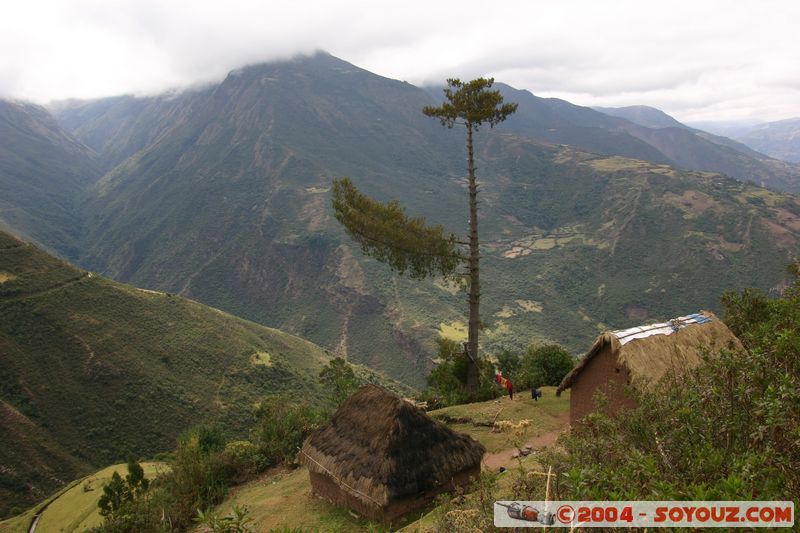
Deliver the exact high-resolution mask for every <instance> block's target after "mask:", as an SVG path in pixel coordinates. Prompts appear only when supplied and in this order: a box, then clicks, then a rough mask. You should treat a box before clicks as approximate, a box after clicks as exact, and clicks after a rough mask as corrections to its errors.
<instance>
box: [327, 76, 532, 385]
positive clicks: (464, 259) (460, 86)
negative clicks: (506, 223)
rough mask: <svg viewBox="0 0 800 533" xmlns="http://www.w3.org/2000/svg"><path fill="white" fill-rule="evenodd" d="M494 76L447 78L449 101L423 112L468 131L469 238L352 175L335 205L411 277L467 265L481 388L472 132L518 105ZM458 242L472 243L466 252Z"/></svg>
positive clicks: (380, 255)
mask: <svg viewBox="0 0 800 533" xmlns="http://www.w3.org/2000/svg"><path fill="white" fill-rule="evenodd" d="M493 83H494V79H493V78H489V79H485V78H478V79H475V80H472V81H469V82H462V81H461V80H459V79H448V80H447V87H446V88H445V89H444V95H445V99H446V101H445V102H444V103H443V104H442V105H441V106H439V107H433V106H427V107H425V108H424V109H423V110H422V112H423V113H425V114H426V115H428V116H429V117H434V118H437V119H439V120H440V121H441V123H442V125H443V126H447V127H448V128H453V127H454V126H456V125H459V126H464V127H465V128H466V131H467V173H468V179H469V240H468V241H467V242H464V243H462V242H460V241H458V240H457V239H456V237H455V235H453V234H449V235H447V234H445V232H444V228H443V227H442V226H441V225H428V224H427V223H426V221H425V219H424V218H421V217H418V218H409V217H408V216H407V215H406V214H405V210H404V209H403V208H402V207H400V205H399V204H398V203H397V202H389V203H387V204H384V203H381V202H377V201H375V200H372V199H371V198H369V197H367V196H365V195H364V194H362V193H361V192H359V191H358V189H357V188H356V187H355V185H353V183H352V182H351V181H350V180H349V179H348V178H343V179H341V180H335V181H334V184H333V209H334V213H335V216H336V219H337V220H338V221H339V222H341V223H342V225H343V226H344V228H345V230H346V231H347V233H348V234H349V235H350V236H351V237H352V238H353V239H354V240H355V241H356V242H358V243H359V244H360V245H361V249H362V250H363V251H364V253H366V254H367V255H370V256H372V257H374V258H376V259H378V260H379V261H382V262H384V263H387V264H388V265H389V266H390V267H391V268H392V269H393V270H395V271H397V272H399V273H400V274H405V273H408V274H409V275H410V276H411V277H413V278H420V279H421V278H425V277H428V276H435V275H441V276H445V277H448V276H452V275H454V274H455V271H456V268H457V267H458V266H459V265H465V266H466V268H467V276H468V278H469V330H468V342H467V343H466V345H465V347H464V348H465V352H466V355H467V360H468V363H469V367H468V372H467V383H466V386H467V390H468V392H469V393H470V394H471V395H472V394H474V393H475V391H476V390H477V387H478V379H479V357H480V354H479V353H478V335H479V327H480V296H481V289H480V288H481V285H480V248H479V239H478V182H477V178H476V175H475V170H476V168H475V159H474V149H473V133H475V132H476V131H478V128H479V127H480V126H482V125H484V124H488V125H489V126H490V127H494V126H495V125H496V124H498V123H500V122H502V121H504V120H505V119H506V118H507V117H508V116H509V115H510V114H512V113H514V112H515V111H516V110H517V104H504V103H503V97H502V95H501V94H500V91H496V90H495V91H492V90H490V89H491V87H492V84H493ZM459 244H466V245H467V246H468V248H467V250H466V253H464V251H462V250H460V249H459Z"/></svg>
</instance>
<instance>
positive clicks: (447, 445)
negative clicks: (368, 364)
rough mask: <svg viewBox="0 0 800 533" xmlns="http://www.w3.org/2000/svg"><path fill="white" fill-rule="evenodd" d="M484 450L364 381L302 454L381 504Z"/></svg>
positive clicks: (431, 483)
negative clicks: (364, 384) (363, 384)
mask: <svg viewBox="0 0 800 533" xmlns="http://www.w3.org/2000/svg"><path fill="white" fill-rule="evenodd" d="M485 452H486V449H485V448H484V447H483V446H482V445H481V444H480V443H479V442H477V441H476V440H474V439H472V438H471V437H469V436H467V435H462V434H460V433H456V432H454V431H453V430H451V429H450V428H448V427H447V426H445V425H444V424H442V423H441V422H438V421H436V420H434V419H433V418H431V417H429V416H428V415H427V414H425V412H424V411H423V410H422V409H419V408H418V407H415V406H413V405H411V404H410V403H408V402H406V401H403V400H402V399H400V398H398V397H397V396H395V395H393V394H391V393H389V392H387V391H385V390H383V389H381V388H379V387H376V386H374V385H366V386H364V387H361V388H360V389H359V390H358V391H356V392H355V393H354V394H353V395H352V396H350V397H349V398H348V399H347V400H345V402H344V403H343V404H342V406H341V407H339V409H338V410H337V411H336V413H335V414H334V415H333V418H332V419H331V421H330V422H329V423H328V424H326V425H325V426H323V427H321V428H320V429H318V430H317V431H315V432H314V433H312V434H311V436H310V437H309V438H308V439H307V440H306V442H305V444H304V446H303V449H302V450H301V453H300V459H301V461H302V462H303V463H305V464H306V465H307V466H308V469H309V470H311V471H313V472H317V473H320V474H327V475H328V476H330V477H332V478H333V479H334V480H335V481H336V483H337V484H338V485H339V486H341V487H342V488H343V490H346V491H348V492H350V493H351V494H352V495H353V496H356V497H358V498H359V499H361V500H363V501H365V503H370V504H372V505H378V506H385V505H387V504H388V503H389V502H390V501H391V500H394V499H396V498H402V497H405V496H413V495H417V494H420V493H424V492H427V491H429V490H433V489H435V488H437V487H440V486H442V485H445V484H447V483H449V482H450V480H451V479H452V478H453V477H455V476H456V475H457V474H458V473H460V472H463V471H464V470H466V469H469V468H474V467H476V466H478V465H480V462H481V459H482V458H483V454H484V453H485Z"/></svg>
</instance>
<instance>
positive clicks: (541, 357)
mask: <svg viewBox="0 0 800 533" xmlns="http://www.w3.org/2000/svg"><path fill="white" fill-rule="evenodd" d="M574 365H575V360H574V359H573V358H572V356H571V355H570V354H569V352H568V351H566V350H565V349H564V348H562V347H561V346H559V345H558V344H545V345H542V346H534V345H531V346H530V347H528V351H527V353H526V354H525V355H524V356H523V358H522V362H521V364H520V370H519V377H518V378H517V379H518V384H516V383H515V385H517V387H518V388H519V389H520V390H522V389H528V388H530V387H542V386H545V385H550V386H557V385H559V384H560V383H561V380H562V379H564V376H566V375H567V374H568V373H569V371H570V370H572V367H573V366H574Z"/></svg>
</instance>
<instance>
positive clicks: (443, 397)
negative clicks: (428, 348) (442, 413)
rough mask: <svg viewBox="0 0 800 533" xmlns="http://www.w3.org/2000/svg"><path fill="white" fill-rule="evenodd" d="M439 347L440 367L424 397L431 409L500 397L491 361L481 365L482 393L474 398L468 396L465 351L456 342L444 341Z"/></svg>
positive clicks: (480, 387)
mask: <svg viewBox="0 0 800 533" xmlns="http://www.w3.org/2000/svg"><path fill="white" fill-rule="evenodd" d="M436 343H437V348H438V356H439V364H438V365H437V366H436V367H435V368H434V369H433V370H432V371H431V373H430V375H429V376H428V386H429V388H430V390H429V391H427V392H426V393H425V394H423V395H422V397H421V399H423V400H425V401H427V402H428V405H429V407H432V406H433V405H437V406H442V407H444V406H448V405H457V404H462V403H468V402H472V401H484V400H489V399H492V398H496V397H497V396H498V395H499V391H498V389H497V387H495V382H494V365H492V363H491V362H490V361H488V360H487V359H485V358H484V359H481V360H480V361H479V367H478V372H479V376H480V380H479V382H478V389H477V391H476V393H475V396H474V397H470V394H469V393H468V392H467V368H468V364H467V356H466V355H465V354H464V350H463V348H462V347H461V345H460V344H459V343H457V342H456V341H453V340H450V339H445V338H441V337H440V338H438V339H437V340H436Z"/></svg>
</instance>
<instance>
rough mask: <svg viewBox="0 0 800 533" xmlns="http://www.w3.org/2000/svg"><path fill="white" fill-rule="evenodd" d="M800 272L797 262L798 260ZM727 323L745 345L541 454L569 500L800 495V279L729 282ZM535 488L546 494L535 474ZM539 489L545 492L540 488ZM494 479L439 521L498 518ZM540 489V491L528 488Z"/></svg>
mask: <svg viewBox="0 0 800 533" xmlns="http://www.w3.org/2000/svg"><path fill="white" fill-rule="evenodd" d="M792 270H793V272H794V274H795V276H796V275H797V273H798V268H797V266H795V267H793V268H792ZM723 303H724V307H725V318H726V323H727V324H728V326H729V327H730V328H731V329H732V330H733V331H734V333H736V335H737V336H738V337H739V338H740V339H741V340H742V343H743V344H744V347H745V350H744V351H740V352H739V351H730V350H722V351H721V352H720V353H707V354H706V355H705V357H704V360H703V363H702V364H701V365H700V366H699V367H697V368H695V369H693V370H691V371H689V373H688V374H682V375H676V374H673V375H668V376H667V377H665V378H664V379H663V380H662V381H661V382H660V383H659V385H658V386H657V387H653V388H647V389H645V390H642V391H639V392H636V391H632V393H633V394H636V397H637V401H638V406H637V408H635V409H632V410H627V411H624V412H623V413H621V414H619V415H618V416H615V417H610V416H608V415H606V414H604V412H603V411H602V407H603V405H604V404H603V401H604V399H603V398H602V397H598V399H597V401H598V407H599V408H601V409H600V410H598V412H595V413H593V414H591V415H589V416H587V417H586V418H584V419H583V421H582V422H581V423H580V424H578V425H577V426H576V427H573V428H572V431H571V432H570V433H565V434H563V435H562V438H561V439H560V445H561V446H560V447H559V448H556V449H553V450H549V451H548V452H546V453H545V454H542V455H541V456H540V457H539V458H538V460H539V462H540V463H541V464H542V465H547V466H548V467H549V466H552V467H553V469H554V471H555V472H556V473H557V478H556V479H557V481H556V483H554V485H553V487H552V489H553V492H552V493H551V495H552V498H553V499H562V500H604V499H612V500H656V499H658V500H793V501H794V502H795V506H796V507H797V506H798V503H799V502H798V496H797V495H798V494H800V278H798V277H796V278H795V281H794V283H793V284H792V285H791V286H790V287H788V288H786V289H785V290H784V292H783V295H782V296H781V297H780V298H777V299H770V298H768V297H767V296H766V295H765V294H763V293H761V292H760V291H755V290H745V291H743V292H741V293H733V292H729V293H727V294H726V295H725V297H724V298H723ZM534 478H535V479H534V483H535V484H536V485H537V486H536V487H534V488H533V490H534V492H532V493H531V494H539V495H541V494H542V488H543V487H544V483H543V480H542V479H541V478H539V477H536V476H534ZM535 491H538V492H535ZM506 495H507V493H506V492H503V491H502V490H500V489H498V487H497V484H496V482H495V480H494V479H492V478H491V477H487V478H485V479H483V480H482V482H481V484H480V485H479V486H478V490H477V491H476V492H475V493H473V494H470V495H465V496H464V498H463V499H462V500H451V501H449V502H445V503H446V505H445V506H443V507H442V508H441V509H440V511H441V514H440V515H439V516H440V518H439V520H438V530H439V531H447V530H448V528H451V530H452V528H455V529H456V530H458V529H463V530H470V528H473V529H475V528H477V530H484V529H483V528H491V516H492V509H491V506H487V505H486V502H487V501H493V499H498V498H499V497H500V496H506ZM531 499H537V498H531Z"/></svg>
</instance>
